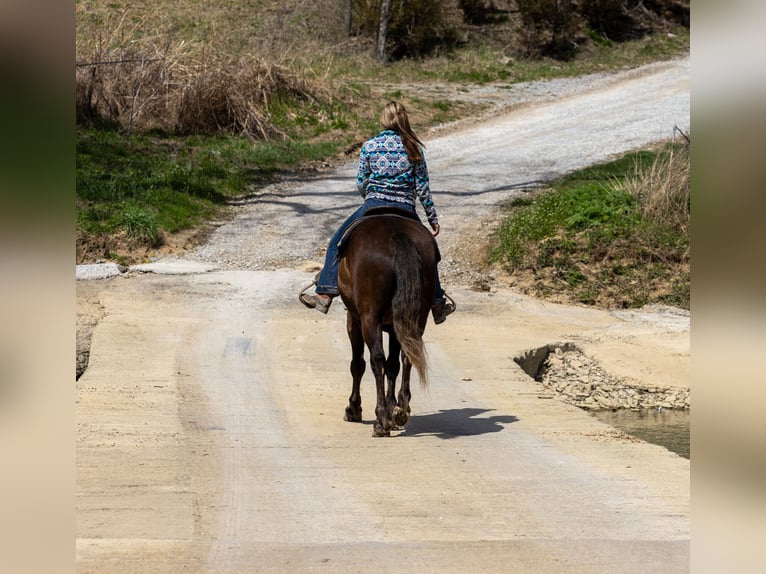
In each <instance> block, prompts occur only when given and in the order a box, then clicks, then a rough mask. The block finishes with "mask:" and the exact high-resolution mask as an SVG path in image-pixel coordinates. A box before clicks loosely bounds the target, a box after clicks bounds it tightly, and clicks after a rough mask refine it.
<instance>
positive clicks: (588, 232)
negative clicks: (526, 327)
mask: <svg viewBox="0 0 766 574" xmlns="http://www.w3.org/2000/svg"><path fill="white" fill-rule="evenodd" d="M688 160H689V156H688V145H684V144H678V143H669V144H667V145H666V146H664V147H663V148H661V149H659V150H655V151H641V152H634V153H630V154H626V155H625V156H623V157H622V158H620V159H618V160H615V161H612V162H609V163H606V164H603V165H599V166H594V167H591V168H588V169H585V170H582V171H579V172H577V173H574V174H571V175H569V176H567V177H565V178H563V179H561V180H558V181H556V182H553V183H552V184H551V187H550V189H548V190H546V191H543V192H540V193H538V194H537V195H536V196H535V197H534V198H533V199H528V198H524V199H522V200H519V201H515V202H513V203H512V204H511V205H510V206H509V217H508V218H507V219H506V220H505V221H504V222H503V224H502V225H501V227H500V229H499V231H498V232H497V236H496V246H495V248H494V249H493V251H492V255H491V258H492V260H493V261H495V262H497V263H500V264H501V265H503V266H504V267H505V268H506V269H507V270H508V271H509V272H510V273H511V274H512V275H514V276H515V277H516V278H517V280H519V281H520V282H521V283H523V284H524V285H526V286H527V290H528V291H530V292H532V293H534V294H536V295H539V296H546V297H554V298H563V299H565V300H573V301H576V302H579V303H584V304H590V305H592V304H598V305H600V306H604V307H621V308H629V307H641V306H643V305H646V304H650V303H664V304H669V305H675V306H678V307H682V308H686V309H688V308H689V298H690V277H689V229H688V228H689V194H688V166H689V163H688ZM638 182H643V185H638ZM658 198H664V200H665V201H666V207H665V209H657V208H656V207H655V204H656V203H657V202H658V201H659V200H658ZM668 198H673V199H672V200H671V201H668Z"/></svg>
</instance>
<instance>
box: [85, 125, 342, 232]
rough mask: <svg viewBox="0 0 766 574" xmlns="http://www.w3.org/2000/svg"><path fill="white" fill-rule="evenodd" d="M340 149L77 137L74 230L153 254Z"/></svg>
mask: <svg viewBox="0 0 766 574" xmlns="http://www.w3.org/2000/svg"><path fill="white" fill-rule="evenodd" d="M337 145H338V144H337V143H333V142H325V143H313V144H312V143H301V142H295V141H292V140H279V141H275V142H261V143H259V144H258V145H253V143H252V142H251V141H250V140H248V139H244V138H238V137H234V136H189V137H185V138H177V137H168V136H165V135H163V134H133V135H125V134H119V133H117V132H114V131H111V130H103V129H96V128H91V129H83V130H79V131H78V137H77V160H76V172H77V176H76V177H77V229H78V232H79V233H80V234H82V235H102V236H103V235H117V234H122V235H124V236H126V237H127V239H128V240H129V241H130V242H132V243H133V244H134V245H135V246H137V247H156V246H158V245H159V244H160V243H161V242H162V240H163V236H164V235H166V234H172V233H176V232H178V231H181V230H185V229H190V228H193V227H195V226H199V225H201V224H202V223H203V222H205V221H206V220H208V219H210V218H211V217H213V216H215V215H216V214H218V213H220V211H221V210H222V209H223V208H224V207H225V206H226V204H227V202H228V201H229V200H230V199H232V198H234V197H238V196H241V195H243V194H245V193H247V192H249V191H253V190H254V189H256V188H257V186H258V185H259V184H261V183H263V182H265V181H268V180H270V179H271V178H273V177H274V176H275V174H276V173H278V172H279V171H281V170H292V169H294V168H295V167H296V166H299V165H302V164H304V163H306V162H309V161H315V160H318V159H321V158H324V157H326V156H327V155H328V154H331V153H334V152H335V151H337Z"/></svg>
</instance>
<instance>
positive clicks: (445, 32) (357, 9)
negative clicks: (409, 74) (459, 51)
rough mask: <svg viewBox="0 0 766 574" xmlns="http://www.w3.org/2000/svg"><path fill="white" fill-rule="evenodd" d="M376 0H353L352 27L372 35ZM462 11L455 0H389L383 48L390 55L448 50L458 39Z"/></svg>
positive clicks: (375, 31) (399, 56) (376, 17)
mask: <svg viewBox="0 0 766 574" xmlns="http://www.w3.org/2000/svg"><path fill="white" fill-rule="evenodd" d="M379 20H380V0H355V2H354V25H353V28H354V29H355V30H356V32H357V33H358V34H360V35H364V36H368V37H371V38H376V37H377V35H378V28H379ZM462 20H463V16H462V11H461V10H460V9H459V8H458V6H457V0H407V1H405V0H393V1H392V2H391V9H390V14H389V23H388V35H387V47H386V51H387V52H388V54H389V56H390V58H392V59H402V58H406V57H414V58H419V57H422V56H425V55H428V54H430V53H432V52H434V51H435V50H437V49H439V48H446V49H450V48H451V47H454V46H455V45H456V44H457V43H458V42H459V41H460V38H461V26H462Z"/></svg>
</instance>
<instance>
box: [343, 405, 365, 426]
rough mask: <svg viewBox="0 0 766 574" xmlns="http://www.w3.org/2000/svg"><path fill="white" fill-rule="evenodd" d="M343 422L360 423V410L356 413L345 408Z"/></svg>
mask: <svg viewBox="0 0 766 574" xmlns="http://www.w3.org/2000/svg"><path fill="white" fill-rule="evenodd" d="M343 420H344V421H348V422H350V423H359V422H362V409H359V410H358V411H357V410H354V409H352V408H351V407H346V414H345V415H344V416H343Z"/></svg>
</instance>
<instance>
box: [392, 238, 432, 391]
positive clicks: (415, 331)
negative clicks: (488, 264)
mask: <svg viewBox="0 0 766 574" xmlns="http://www.w3.org/2000/svg"><path fill="white" fill-rule="evenodd" d="M391 243H392V247H393V254H394V268H395V273H396V292H395V293H394V297H393V300H392V301H391V307H392V314H393V321H394V332H395V333H396V338H397V339H398V340H399V343H400V344H401V346H402V351H404V354H405V355H406V356H407V358H408V359H409V361H410V363H412V366H413V367H415V369H416V370H417V372H418V377H419V378H420V385H421V386H422V387H426V386H428V375H427V372H426V371H427V367H428V361H427V358H426V349H425V345H423V333H422V332H421V330H420V308H421V307H420V306H421V304H422V290H423V269H422V264H421V260H420V253H418V250H417V248H416V247H415V244H414V243H413V242H412V240H411V239H410V238H409V237H408V236H407V235H406V234H405V233H395V234H394V235H393V236H392V238H391Z"/></svg>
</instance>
